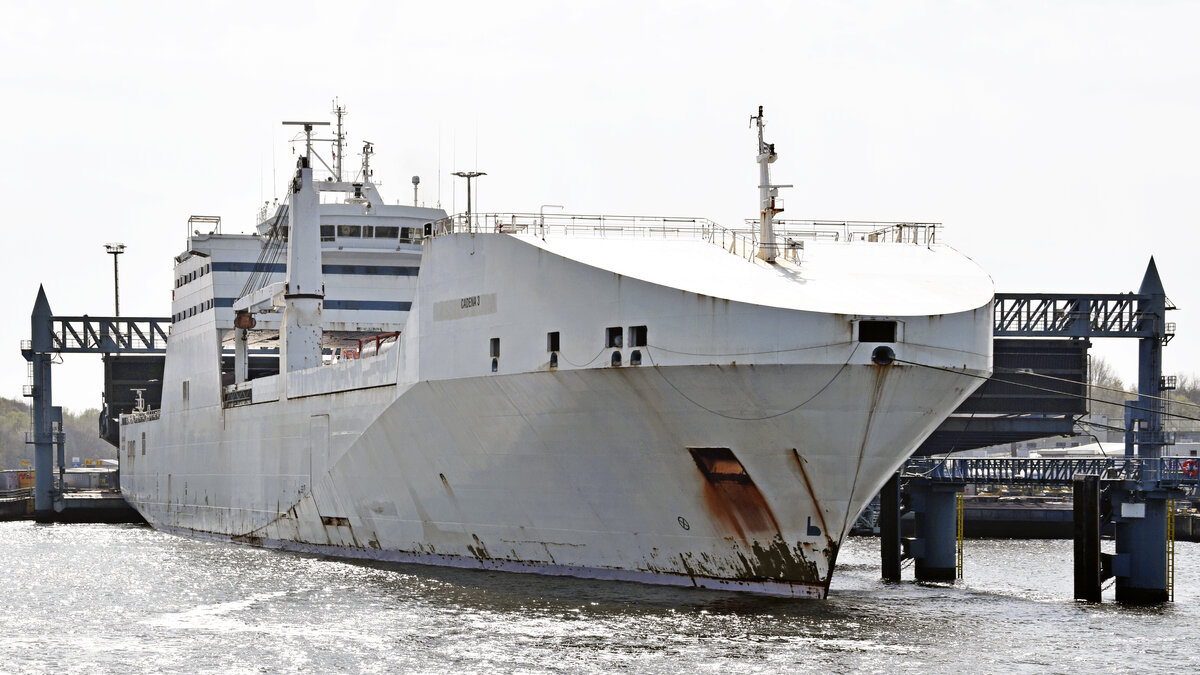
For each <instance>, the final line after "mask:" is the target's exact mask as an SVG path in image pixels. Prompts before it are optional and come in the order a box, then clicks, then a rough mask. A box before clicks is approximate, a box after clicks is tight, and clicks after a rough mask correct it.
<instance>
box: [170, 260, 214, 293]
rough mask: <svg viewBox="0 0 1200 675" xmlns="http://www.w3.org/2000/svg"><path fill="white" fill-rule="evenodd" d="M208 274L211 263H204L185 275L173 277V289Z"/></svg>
mask: <svg viewBox="0 0 1200 675" xmlns="http://www.w3.org/2000/svg"><path fill="white" fill-rule="evenodd" d="M209 272H212V263H204V265H203V266H201V267H198V268H196V269H194V270H192V271H191V272H188V273H187V274H184V275H182V276H178V277H175V288H179V287H180V286H183V285H184V284H187V283H190V282H193V281H195V280H196V279H199V278H200V277H202V276H204V275H205V274H208V273H209Z"/></svg>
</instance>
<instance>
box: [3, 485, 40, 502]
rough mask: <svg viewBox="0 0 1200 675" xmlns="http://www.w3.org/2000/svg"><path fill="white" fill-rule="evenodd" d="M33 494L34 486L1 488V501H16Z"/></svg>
mask: <svg viewBox="0 0 1200 675" xmlns="http://www.w3.org/2000/svg"><path fill="white" fill-rule="evenodd" d="M32 496H33V488H14V489H12V490H0V502H14V501H20V500H22V499H29V498H30V497H32Z"/></svg>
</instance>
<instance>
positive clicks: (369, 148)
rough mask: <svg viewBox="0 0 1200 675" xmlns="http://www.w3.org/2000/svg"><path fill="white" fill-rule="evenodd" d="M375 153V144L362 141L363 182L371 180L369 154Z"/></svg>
mask: <svg viewBox="0 0 1200 675" xmlns="http://www.w3.org/2000/svg"><path fill="white" fill-rule="evenodd" d="M373 154H375V144H374V143H372V142H371V141H363V150H362V158H363V166H362V179H363V182H364V183H370V182H371V155H373Z"/></svg>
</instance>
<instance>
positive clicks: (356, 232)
mask: <svg viewBox="0 0 1200 675" xmlns="http://www.w3.org/2000/svg"><path fill="white" fill-rule="evenodd" d="M337 228H338V230H337V233H338V236H339V237H361V236H362V226H361V225H338V226H337Z"/></svg>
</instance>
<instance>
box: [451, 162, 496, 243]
mask: <svg viewBox="0 0 1200 675" xmlns="http://www.w3.org/2000/svg"><path fill="white" fill-rule="evenodd" d="M450 175H452V176H458V177H459V178H466V179H467V227H468V228H469V229H472V230H474V229H475V228H474V226H473V223H472V221H471V179H472V178H479V177H480V176H486V175H487V174H486V173H484V172H482V171H455V172H454V173H452V174H450Z"/></svg>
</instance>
